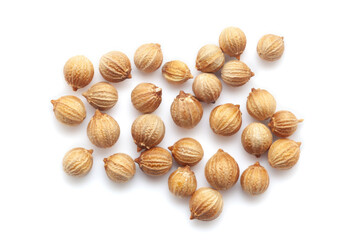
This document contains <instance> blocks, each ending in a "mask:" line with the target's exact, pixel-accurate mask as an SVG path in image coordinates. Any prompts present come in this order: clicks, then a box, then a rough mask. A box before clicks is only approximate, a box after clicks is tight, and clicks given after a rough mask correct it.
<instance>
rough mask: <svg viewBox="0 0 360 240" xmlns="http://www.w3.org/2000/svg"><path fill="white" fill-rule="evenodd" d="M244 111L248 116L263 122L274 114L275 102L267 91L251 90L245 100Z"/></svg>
mask: <svg viewBox="0 0 360 240" xmlns="http://www.w3.org/2000/svg"><path fill="white" fill-rule="evenodd" d="M246 109H247V111H248V113H249V114H250V116H252V117H253V118H255V119H256V120H259V121H264V120H266V119H268V118H270V117H271V116H272V115H273V114H274V113H275V110H276V101H275V98H274V97H273V96H272V95H271V94H270V93H269V92H268V91H266V90H264V89H260V88H258V89H255V88H253V89H251V93H250V94H249V96H248V98H247V102H246Z"/></svg>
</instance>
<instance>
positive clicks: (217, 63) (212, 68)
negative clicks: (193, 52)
mask: <svg viewBox="0 0 360 240" xmlns="http://www.w3.org/2000/svg"><path fill="white" fill-rule="evenodd" d="M224 63H225V56H224V53H223V52H222V51H221V49H220V48H219V47H218V46H216V45H214V44H208V45H205V46H203V47H202V48H200V50H199V52H198V54H197V57H196V69H197V70H199V71H201V72H205V73H214V72H217V71H219V70H220V68H221V67H222V66H223V65H224Z"/></svg>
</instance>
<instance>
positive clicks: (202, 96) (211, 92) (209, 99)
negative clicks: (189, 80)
mask: <svg viewBox="0 0 360 240" xmlns="http://www.w3.org/2000/svg"><path fill="white" fill-rule="evenodd" d="M192 89H193V92H194V94H195V97H196V98H197V99H198V100H199V101H201V102H206V103H215V101H216V100H217V99H218V98H219V97H220V93H221V91H222V84H221V82H220V80H219V79H218V78H217V77H216V76H215V74H212V73H201V74H199V75H198V76H197V77H196V78H195V80H194V82H193V85H192Z"/></svg>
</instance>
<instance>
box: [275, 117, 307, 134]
mask: <svg viewBox="0 0 360 240" xmlns="http://www.w3.org/2000/svg"><path fill="white" fill-rule="evenodd" d="M302 121H304V119H297V118H296V116H295V115H294V114H293V113H292V112H289V111H278V112H276V113H275V114H274V115H273V116H272V117H271V120H270V123H269V127H270V129H271V131H272V132H273V133H274V134H275V135H276V136H278V137H289V136H291V135H292V134H293V133H294V132H295V131H296V129H297V125H298V123H300V122H302Z"/></svg>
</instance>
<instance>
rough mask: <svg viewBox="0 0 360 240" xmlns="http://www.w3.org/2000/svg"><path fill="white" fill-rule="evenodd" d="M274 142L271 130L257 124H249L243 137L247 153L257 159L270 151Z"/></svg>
mask: <svg viewBox="0 0 360 240" xmlns="http://www.w3.org/2000/svg"><path fill="white" fill-rule="evenodd" d="M272 140H273V137H272V134H271V132H270V130H269V129H268V128H267V127H266V126H265V125H264V124H262V123H256V122H254V123H251V124H249V125H248V126H247V127H246V128H245V129H244V131H243V133H242V135H241V143H242V145H243V147H244V149H245V151H246V152H248V153H250V154H253V155H255V156H256V157H260V156H261V154H263V153H265V152H266V151H267V150H268V149H269V147H270V145H271V143H272Z"/></svg>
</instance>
